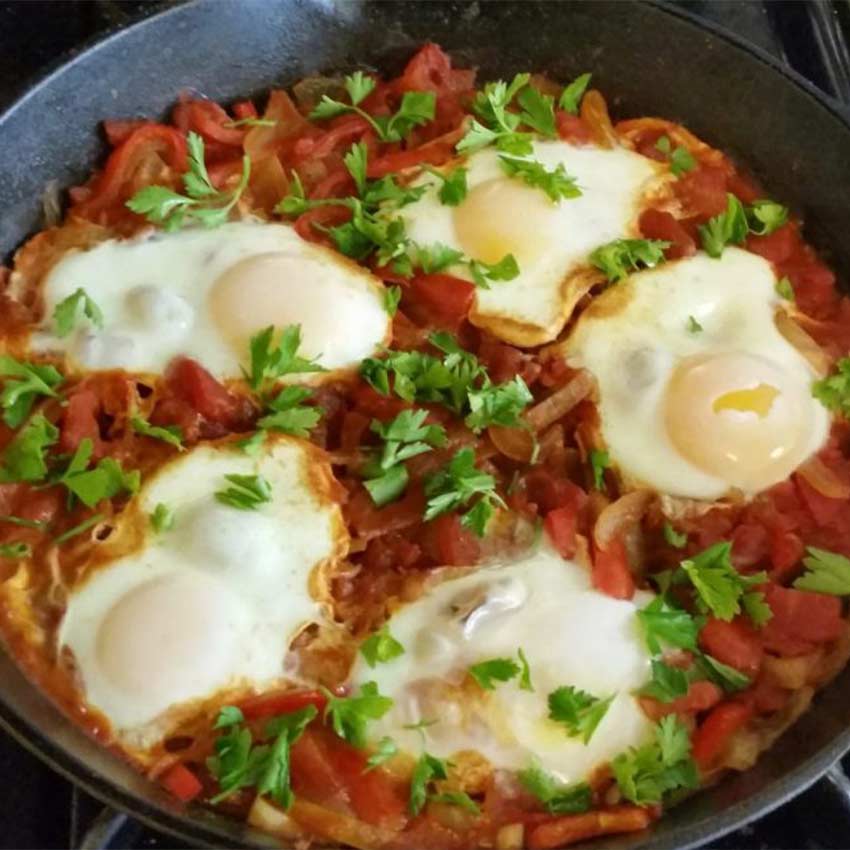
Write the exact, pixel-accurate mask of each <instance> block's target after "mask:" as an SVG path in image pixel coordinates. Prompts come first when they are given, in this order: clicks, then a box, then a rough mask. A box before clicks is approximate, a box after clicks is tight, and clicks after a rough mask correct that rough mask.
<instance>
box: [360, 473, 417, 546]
mask: <svg viewBox="0 0 850 850" xmlns="http://www.w3.org/2000/svg"><path fill="white" fill-rule="evenodd" d="M424 511H425V494H424V492H423V491H422V487H421V486H417V485H413V484H412V485H410V486H409V487H408V488H407V492H406V493H405V494H404V496H402V498H401V499H399V500H398V501H397V502H393V503H392V504H390V505H387V506H386V507H383V508H376V507H375V504H374V502H373V501H372V497H371V496H370V495H369V494H368V493H367V492H366V490H365V489H363V488H361V489H360V490H358V491H357V492H356V493H355V494H354V495H353V496H352V497H351V498H350V499H349V500H348V502H347V503H346V505H345V516H346V520H347V523H348V525H349V527H350V528H352V529H353V530H354V532H355V533H356V534H362V535H365V536H366V537H377V536H378V535H381V534H387V533H388V532H390V531H401V530H403V529H405V528H410V527H411V526H413V525H417V524H418V523H420V522H421V521H422V514H423V513H424Z"/></svg>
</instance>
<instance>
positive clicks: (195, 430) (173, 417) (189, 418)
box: [150, 397, 203, 445]
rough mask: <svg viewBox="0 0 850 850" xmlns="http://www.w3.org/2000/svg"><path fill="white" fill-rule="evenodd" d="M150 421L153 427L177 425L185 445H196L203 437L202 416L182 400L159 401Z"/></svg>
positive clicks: (164, 399)
mask: <svg viewBox="0 0 850 850" xmlns="http://www.w3.org/2000/svg"><path fill="white" fill-rule="evenodd" d="M150 421H151V424H153V425H176V426H177V427H178V428H179V429H180V433H181V434H182V436H183V443H184V444H188V445H191V444H192V443H196V442H198V439H199V438H200V436H201V423H202V421H203V420H202V418H201V414H200V413H198V411H197V410H195V408H194V407H192V406H191V405H190V404H189V403H188V402H187V401H184V400H183V399H181V398H169V397H166V398H162V399H159V400H158V401H157V403H156V407H154V409H153V413H152V414H151V417H150Z"/></svg>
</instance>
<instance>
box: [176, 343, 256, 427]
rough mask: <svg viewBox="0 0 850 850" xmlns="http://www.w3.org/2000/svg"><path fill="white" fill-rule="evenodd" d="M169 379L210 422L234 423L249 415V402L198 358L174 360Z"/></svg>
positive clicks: (179, 394)
mask: <svg viewBox="0 0 850 850" xmlns="http://www.w3.org/2000/svg"><path fill="white" fill-rule="evenodd" d="M167 380H168V383H169V385H170V386H171V388H172V389H173V391H174V393H175V394H176V395H177V396H178V397H180V398H182V399H183V400H184V401H186V402H188V403H189V404H190V405H191V406H192V407H193V408H194V409H195V410H197V411H198V413H200V414H201V416H203V417H204V419H206V420H208V421H209V422H215V423H218V424H220V425H224V426H226V427H232V426H234V425H237V424H238V423H239V422H240V421H242V420H244V419H245V418H246V414H247V412H248V410H247V409H246V405H247V407H248V408H249V407H250V406H249V405H248V404H247V402H246V401H245V400H244V399H241V398H239V397H238V396H235V395H232V394H231V393H230V392H228V390H227V389H226V388H225V387H224V386H223V385H222V384H220V383H219V382H218V381H217V380H216V379H215V378H214V377H213V376H212V375H211V374H210V373H209V372H207V370H206V369H204V367H203V366H201V364H200V363H198V362H197V360H192V359H191V358H189V357H178V358H177V359H176V360H173V361H172V362H171V365H170V366H169V367H168V373H167Z"/></svg>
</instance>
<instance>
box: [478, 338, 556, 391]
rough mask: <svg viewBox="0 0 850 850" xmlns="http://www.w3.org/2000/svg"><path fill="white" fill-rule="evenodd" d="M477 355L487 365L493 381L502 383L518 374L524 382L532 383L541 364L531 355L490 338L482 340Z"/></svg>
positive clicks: (538, 372)
mask: <svg viewBox="0 0 850 850" xmlns="http://www.w3.org/2000/svg"><path fill="white" fill-rule="evenodd" d="M478 357H479V359H480V360H481V361H482V362H483V363H484V365H485V366H486V367H487V371H488V372H489V374H490V377H491V378H492V380H493V381H494V383H497V384H502V383H504V382H505V381H511V380H513V379H514V378H515V377H516V376H517V375H519V376H520V377H521V378H522V379H523V380H524V381H525V383H526V384H532V383H534V381H535V380H536V379H537V376H538V375H539V374H540V371H541V368H542V367H541V366H540V364H539V363H538V362H537V361H536V359H535V358H533V357H532V356H531V355H529V354H526V353H525V352H523V351H520V349H518V348H514V347H513V346H512V345H506V344H505V343H502V342H496V341H494V340H491V339H486V340H483V341H482V343H481V346H480V347H479V349H478Z"/></svg>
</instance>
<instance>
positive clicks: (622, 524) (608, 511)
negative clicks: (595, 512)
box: [593, 490, 653, 549]
mask: <svg viewBox="0 0 850 850" xmlns="http://www.w3.org/2000/svg"><path fill="white" fill-rule="evenodd" d="M652 498H653V495H652V491H651V490H633V491H632V492H631V493H626V495H625V496H620V498H619V499H617V501H616V502H612V503H611V504H610V505H608V507H607V508H605V509H604V510H603V511H602V513H601V514H599V518H598V519H597V520H596V525H594V526H593V541H594V543H596V545H597V546H598V547H599V548H600V549H605V548H607V546H608V544H609V543H610V542H611V541H612V540H614V539H615V538H620V539H621V540H623V541H624V542H625V541H626V539H629V538H630V537H631V535H632V533H633V531H634V528H635V526H638V525H640V523H641V520H643V516H644V514H645V513H646V509H647V508H648V507H649V504H650V502H651V501H652Z"/></svg>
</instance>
